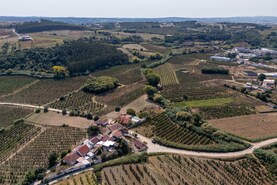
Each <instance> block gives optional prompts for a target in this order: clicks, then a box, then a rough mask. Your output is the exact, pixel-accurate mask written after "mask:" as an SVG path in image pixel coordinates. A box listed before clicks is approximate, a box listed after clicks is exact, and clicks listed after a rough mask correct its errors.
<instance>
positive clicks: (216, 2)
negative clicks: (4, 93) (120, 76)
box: [0, 0, 277, 18]
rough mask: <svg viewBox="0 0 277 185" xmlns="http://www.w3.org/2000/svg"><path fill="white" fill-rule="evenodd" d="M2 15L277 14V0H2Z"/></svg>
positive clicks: (231, 15)
mask: <svg viewBox="0 0 277 185" xmlns="http://www.w3.org/2000/svg"><path fill="white" fill-rule="evenodd" d="M1 1H2V3H1ZM0 16H47V17H109V18H110V17H117V18H123V17H124V18H127V17H130V18H156V17H193V18H201V17H235V16H277V0H10V1H7V0H0Z"/></svg>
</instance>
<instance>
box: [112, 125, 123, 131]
mask: <svg viewBox="0 0 277 185" xmlns="http://www.w3.org/2000/svg"><path fill="white" fill-rule="evenodd" d="M123 128H124V127H123V126H122V125H120V124H115V125H111V126H109V129H110V130H111V131H115V130H121V129H123Z"/></svg>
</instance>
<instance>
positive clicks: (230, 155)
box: [0, 102, 277, 159]
mask: <svg viewBox="0 0 277 185" xmlns="http://www.w3.org/2000/svg"><path fill="white" fill-rule="evenodd" d="M0 105H13V106H19V107H27V108H41V109H43V108H44V107H43V106H35V105H27V104H18V103H3V102H0ZM49 111H53V112H62V110H58V109H52V108H49ZM130 133H131V134H132V133H134V132H132V131H130ZM137 135H138V138H139V139H140V140H142V141H143V142H146V143H147V145H148V150H147V152H148V153H157V152H158V153H159V152H161V153H175V154H182V155H187V156H195V157H206V158H211V159H217V158H239V157H243V156H245V155H246V154H252V153H253V151H254V150H255V149H258V148H262V147H265V146H269V145H272V144H275V143H277V138H273V139H268V140H265V141H261V142H258V143H250V144H251V145H252V146H251V147H250V148H248V149H245V150H242V151H238V152H229V153H214V152H195V151H188V150H182V149H175V148H170V147H165V146H161V145H158V144H154V143H152V139H150V138H147V137H144V136H142V135H140V134H137Z"/></svg>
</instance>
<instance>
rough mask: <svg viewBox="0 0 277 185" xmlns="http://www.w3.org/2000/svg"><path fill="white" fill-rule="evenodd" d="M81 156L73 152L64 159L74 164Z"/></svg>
mask: <svg viewBox="0 0 277 185" xmlns="http://www.w3.org/2000/svg"><path fill="white" fill-rule="evenodd" d="M79 157H80V155H78V153H77V152H71V153H69V154H67V155H66V156H65V157H64V158H63V161H64V162H66V163H67V164H74V163H75V162H76V161H77V159H78V158H79Z"/></svg>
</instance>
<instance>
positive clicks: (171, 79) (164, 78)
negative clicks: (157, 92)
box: [154, 63, 179, 85]
mask: <svg viewBox="0 0 277 185" xmlns="http://www.w3.org/2000/svg"><path fill="white" fill-rule="evenodd" d="M154 71H155V72H157V73H158V74H159V76H160V78H161V84H162V85H174V84H179V80H178V78H177V76H176V73H175V71H174V70H173V68H172V65H171V64H170V63H165V64H164V65H161V66H158V67H157V68H155V69H154Z"/></svg>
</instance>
